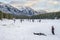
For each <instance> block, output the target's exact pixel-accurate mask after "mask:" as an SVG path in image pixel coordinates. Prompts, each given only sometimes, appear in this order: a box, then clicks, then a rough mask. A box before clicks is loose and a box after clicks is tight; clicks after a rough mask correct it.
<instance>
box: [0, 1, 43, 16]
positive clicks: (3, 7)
mask: <svg viewBox="0 0 60 40" xmlns="http://www.w3.org/2000/svg"><path fill="white" fill-rule="evenodd" d="M0 11H2V12H4V13H11V14H15V15H26V16H32V15H38V14H41V13H43V11H42V12H40V11H39V12H37V11H35V10H33V9H32V8H30V7H21V8H20V9H17V8H15V7H13V6H11V5H9V4H5V3H2V2H0Z"/></svg>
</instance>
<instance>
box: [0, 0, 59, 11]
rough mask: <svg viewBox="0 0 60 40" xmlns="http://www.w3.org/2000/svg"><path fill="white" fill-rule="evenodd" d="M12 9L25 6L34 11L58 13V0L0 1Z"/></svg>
mask: <svg viewBox="0 0 60 40" xmlns="http://www.w3.org/2000/svg"><path fill="white" fill-rule="evenodd" d="M0 1H1V2H5V3H9V4H11V5H12V6H14V7H17V8H19V7H21V6H27V7H31V8H33V9H34V10H47V11H59V10H60V0H0Z"/></svg>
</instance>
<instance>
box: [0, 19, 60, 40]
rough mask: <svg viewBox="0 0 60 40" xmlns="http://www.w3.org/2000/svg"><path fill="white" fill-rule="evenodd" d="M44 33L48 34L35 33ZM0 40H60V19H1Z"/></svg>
mask: <svg viewBox="0 0 60 40" xmlns="http://www.w3.org/2000/svg"><path fill="white" fill-rule="evenodd" d="M51 26H54V28H55V35H52V33H51ZM34 32H36V33H44V34H46V35H47V36H43V35H41V36H38V35H34V34H33V33H34ZM0 40H60V19H41V22H39V19H35V21H34V22H32V20H27V19H24V21H22V22H21V21H20V19H16V21H15V23H14V21H13V20H9V19H3V20H2V21H1V20H0Z"/></svg>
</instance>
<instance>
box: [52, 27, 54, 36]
mask: <svg viewBox="0 0 60 40" xmlns="http://www.w3.org/2000/svg"><path fill="white" fill-rule="evenodd" d="M52 34H53V35H55V33H54V26H52Z"/></svg>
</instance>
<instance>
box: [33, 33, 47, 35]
mask: <svg viewBox="0 0 60 40" xmlns="http://www.w3.org/2000/svg"><path fill="white" fill-rule="evenodd" d="M33 34H34V35H39V36H41V35H43V36H47V35H46V34H44V33H33Z"/></svg>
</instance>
